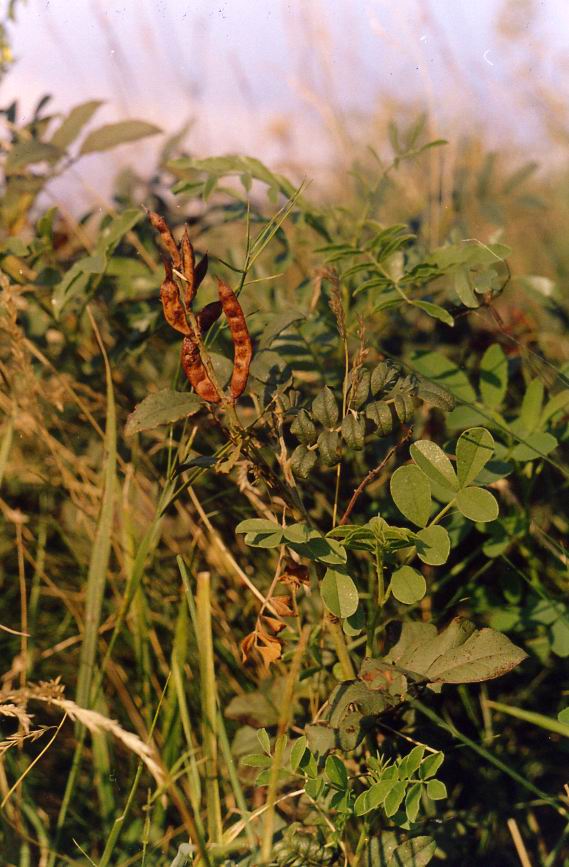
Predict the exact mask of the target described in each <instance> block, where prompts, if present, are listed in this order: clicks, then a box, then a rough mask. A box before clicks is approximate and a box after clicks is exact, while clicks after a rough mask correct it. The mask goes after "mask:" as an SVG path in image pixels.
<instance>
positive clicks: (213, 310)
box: [196, 301, 221, 334]
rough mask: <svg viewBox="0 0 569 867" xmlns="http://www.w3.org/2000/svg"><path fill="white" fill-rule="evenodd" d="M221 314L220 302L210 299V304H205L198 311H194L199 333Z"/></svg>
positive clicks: (205, 329)
mask: <svg viewBox="0 0 569 867" xmlns="http://www.w3.org/2000/svg"><path fill="white" fill-rule="evenodd" d="M220 316H221V303H220V302H219V301H212V302H211V304H206V305H205V307H204V308H202V310H200V311H199V313H196V320H197V323H198V325H199V329H200V334H205V333H206V332H207V331H209V329H210V328H211V326H212V325H213V323H214V322H217V320H218V319H219V317H220Z"/></svg>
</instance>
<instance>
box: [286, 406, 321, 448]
mask: <svg viewBox="0 0 569 867" xmlns="http://www.w3.org/2000/svg"><path fill="white" fill-rule="evenodd" d="M290 432H291V433H292V434H294V435H295V437H296V438H297V439H298V440H300V442H301V443H302V444H303V445H305V446H311V445H313V444H314V443H315V442H316V438H317V437H316V425H315V424H314V422H313V421H312V419H311V418H310V415H309V414H308V413H307V411H306V410H305V409H301V410H300V412H299V413H298V414H297V415H296V417H295V419H294V421H293V423H292V424H291V426H290Z"/></svg>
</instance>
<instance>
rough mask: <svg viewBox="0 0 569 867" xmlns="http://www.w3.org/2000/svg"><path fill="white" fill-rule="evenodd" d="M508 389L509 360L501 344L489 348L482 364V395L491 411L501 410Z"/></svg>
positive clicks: (494, 344)
mask: <svg viewBox="0 0 569 867" xmlns="http://www.w3.org/2000/svg"><path fill="white" fill-rule="evenodd" d="M507 389H508V359H507V358H506V356H505V355H504V351H503V350H502V347H501V346H500V344H499V343H493V344H492V346H489V347H488V349H487V350H486V352H485V353H484V355H483V356H482V361H481V362H480V394H481V395H482V401H483V403H484V405H485V406H487V407H488V408H489V409H499V407H500V405H501V404H502V401H503V400H504V397H505V396H506V391H507Z"/></svg>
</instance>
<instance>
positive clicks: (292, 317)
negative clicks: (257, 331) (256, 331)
mask: <svg viewBox="0 0 569 867" xmlns="http://www.w3.org/2000/svg"><path fill="white" fill-rule="evenodd" d="M304 318H305V317H304V313H300V312H299V311H297V310H287V311H285V312H284V313H274V314H272V315H271V316H270V318H269V321H268V322H267V324H266V325H265V328H264V330H263V333H262V334H261V337H260V338H259V343H258V349H259V351H260V350H262V349H268V348H269V346H270V345H271V343H272V342H273V340H274V339H275V337H278V335H279V334H281V333H282V332H283V331H286V329H287V328H290V326H291V325H294V324H295V323H296V322H300V320H302V319H304Z"/></svg>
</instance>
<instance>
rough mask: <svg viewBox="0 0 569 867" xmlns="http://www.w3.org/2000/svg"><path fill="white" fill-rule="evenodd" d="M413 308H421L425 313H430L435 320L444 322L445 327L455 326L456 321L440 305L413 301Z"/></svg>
mask: <svg viewBox="0 0 569 867" xmlns="http://www.w3.org/2000/svg"><path fill="white" fill-rule="evenodd" d="M412 304H413V307H419V309H420V310H422V311H423V312H424V313H428V314H429V316H431V317H432V318H433V319H438V320H439V321H440V322H444V323H445V325H451V326H453V325H454V319H453V318H452V316H451V315H450V313H449V312H448V310H445V308H444V307H441V306H440V304H433V303H432V302H431V301H413V302H412Z"/></svg>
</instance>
